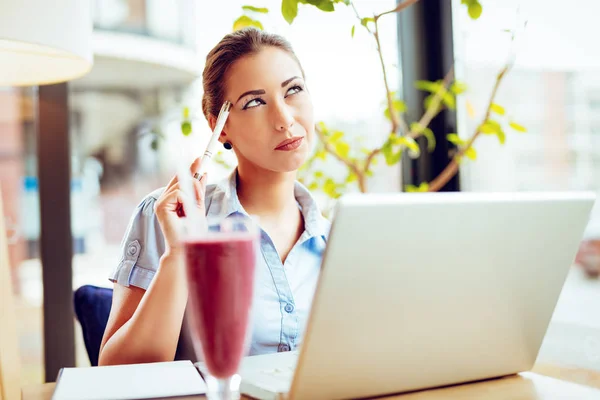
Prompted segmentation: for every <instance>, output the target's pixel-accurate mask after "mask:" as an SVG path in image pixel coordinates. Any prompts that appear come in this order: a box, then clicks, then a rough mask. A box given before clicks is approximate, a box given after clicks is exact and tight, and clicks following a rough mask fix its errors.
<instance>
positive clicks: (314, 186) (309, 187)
mask: <svg viewBox="0 0 600 400" xmlns="http://www.w3.org/2000/svg"><path fill="white" fill-rule="evenodd" d="M318 188H319V184H318V183H317V182H311V183H310V185H308V190H317V189H318Z"/></svg>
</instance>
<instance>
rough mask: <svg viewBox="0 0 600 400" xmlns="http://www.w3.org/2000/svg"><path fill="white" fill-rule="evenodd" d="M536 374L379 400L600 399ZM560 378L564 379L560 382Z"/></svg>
mask: <svg viewBox="0 0 600 400" xmlns="http://www.w3.org/2000/svg"><path fill="white" fill-rule="evenodd" d="M533 371H538V372H539V373H537V372H523V373H520V374H517V375H511V376H507V377H504V378H499V379H491V380H487V381H481V382H476V383H471V384H464V385H456V386H449V387H445V388H440V389H432V390H425V391H420V392H413V393H407V394H402V395H394V396H387V397H380V398H379V399H384V400H393V399H395V400H432V399H448V400H459V399H460V400H462V399H486V400H487V399H489V400H505V399H512V400H542V399H543V400H547V399H578V400H586V399H590V400H591V399H594V400H598V399H600V372H595V371H588V370H579V369H573V368H560V367H556V366H536V367H535V368H534V370H533ZM542 374H544V375H542ZM548 375H549V376H548ZM557 377H560V379H559V378H557ZM565 379H567V380H565ZM588 385H590V386H588ZM593 386H596V387H593ZM53 391H54V383H46V384H42V385H36V386H30V387H26V388H23V398H22V400H50V399H51V398H52V393H53ZM185 399H186V400H194V399H204V396H198V397H186V398H185ZM170 400H176V398H171V399H170Z"/></svg>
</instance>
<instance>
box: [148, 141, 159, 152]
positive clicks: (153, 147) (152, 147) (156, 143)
mask: <svg viewBox="0 0 600 400" xmlns="http://www.w3.org/2000/svg"><path fill="white" fill-rule="evenodd" d="M150 148H151V149H152V150H154V151H156V150H158V139H152V142H150Z"/></svg>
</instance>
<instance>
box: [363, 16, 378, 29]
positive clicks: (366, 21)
mask: <svg viewBox="0 0 600 400" xmlns="http://www.w3.org/2000/svg"><path fill="white" fill-rule="evenodd" d="M369 22H375V18H371V17H368V18H361V20H360V24H361V25H362V26H364V27H365V28H368V23H369Z"/></svg>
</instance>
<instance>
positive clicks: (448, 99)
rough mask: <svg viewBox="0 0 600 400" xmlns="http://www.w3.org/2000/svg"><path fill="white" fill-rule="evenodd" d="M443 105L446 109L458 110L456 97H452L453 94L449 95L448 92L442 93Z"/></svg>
mask: <svg viewBox="0 0 600 400" xmlns="http://www.w3.org/2000/svg"><path fill="white" fill-rule="evenodd" d="M442 103H444V104H445V105H446V107H448V108H449V109H451V110H454V109H455V108H456V100H455V99H454V96H452V94H451V93H448V91H446V90H444V91H443V92H442Z"/></svg>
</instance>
